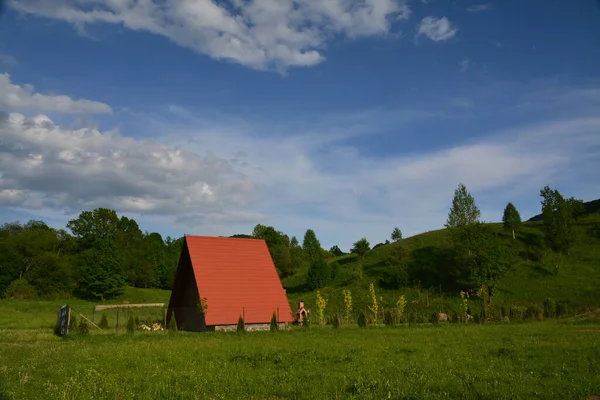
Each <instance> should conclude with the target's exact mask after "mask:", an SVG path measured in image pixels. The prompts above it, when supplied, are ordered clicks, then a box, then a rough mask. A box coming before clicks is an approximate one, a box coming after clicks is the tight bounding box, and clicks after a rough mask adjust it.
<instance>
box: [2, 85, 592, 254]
mask: <svg viewBox="0 0 600 400" xmlns="http://www.w3.org/2000/svg"><path fill="white" fill-rule="evenodd" d="M563 93H565V96H568V98H569V99H570V103H572V104H579V101H580V100H581V99H588V100H589V99H590V98H591V99H595V98H596V97H595V96H596V94H597V93H596V91H595V90H594V89H592V88H588V89H586V90H585V91H583V92H582V91H581V90H570V91H566V92H565V91H563ZM556 95H558V93H557V94H556ZM574 96H579V97H577V98H574ZM553 104H554V103H553ZM561 107H562V106H561ZM170 109H171V111H173V110H177V111H180V113H179V114H180V115H182V119H183V120H185V121H186V126H185V128H184V129H182V130H181V131H180V132H179V133H180V135H178V137H179V139H176V138H175V137H168V138H166V137H164V138H162V139H163V140H164V142H165V143H169V145H168V146H167V145H164V144H160V143H157V142H154V141H144V140H137V139H133V138H130V137H126V136H122V135H120V134H119V133H118V132H114V131H107V132H100V131H98V130H97V129H92V128H82V129H72V128H66V127H64V126H57V125H56V124H55V123H53V122H52V121H51V120H50V119H49V118H48V117H45V116H43V115H39V116H37V117H34V118H26V117H24V116H23V115H21V114H17V113H13V114H8V115H4V118H3V120H4V122H3V123H2V124H0V171H2V173H1V174H0V206H5V207H13V208H18V209H20V210H29V211H31V212H34V213H38V214H43V213H47V214H46V215H51V213H50V212H49V211H48V210H58V211H55V212H60V210H67V211H68V212H69V213H70V214H77V213H79V212H80V211H81V210H86V209H88V210H89V209H93V208H95V207H100V206H102V207H111V208H114V209H115V210H117V211H118V212H119V213H134V214H136V213H140V214H143V217H142V218H141V219H139V220H140V222H141V223H143V224H146V223H148V221H155V222H156V221H161V224H163V226H164V227H165V228H164V230H167V229H168V228H167V227H168V226H170V227H171V228H172V229H175V228H173V227H179V228H176V229H180V230H179V232H180V233H182V232H183V229H185V232H187V233H201V234H210V235H212V234H214V235H221V234H222V235H229V234H233V233H243V232H250V231H251V229H252V227H253V226H254V225H255V224H256V223H266V224H272V225H274V226H276V227H277V229H280V230H283V231H285V232H286V233H289V234H291V235H298V236H301V235H302V234H303V233H304V230H305V229H307V228H312V229H315V230H316V232H317V234H318V235H319V237H320V239H321V240H322V242H323V244H324V245H326V246H329V245H332V244H338V245H340V246H342V247H343V248H348V247H349V246H350V244H351V243H352V241H354V240H356V239H358V238H360V237H363V236H366V237H367V238H369V240H370V241H371V242H373V243H374V242H378V241H383V240H385V239H386V237H387V235H388V234H389V232H390V231H391V229H392V228H393V226H395V225H398V226H400V227H401V229H402V230H403V232H404V234H405V235H412V234H416V233H419V232H422V231H425V230H430V229H437V228H441V227H442V226H443V223H444V221H445V218H446V215H447V211H448V208H449V206H450V202H451V197H452V193H453V191H454V189H455V188H456V185H457V184H458V182H463V183H465V184H466V185H467V187H468V189H469V190H470V191H472V192H473V193H474V195H475V198H476V200H477V202H478V205H479V206H480V207H481V209H482V210H483V214H484V215H483V218H484V219H485V220H495V221H497V220H498V219H499V217H500V214H501V210H502V207H504V205H505V204H506V202H508V201H513V202H514V201H515V197H516V196H522V195H524V194H525V195H529V196H534V197H535V196H536V195H537V192H538V190H539V189H540V188H541V187H543V186H544V185H545V184H547V183H550V184H553V185H554V184H555V183H556V182H566V181H572V180H573V177H575V176H581V175H580V171H582V170H583V171H596V170H599V169H600V156H599V153H600V136H599V135H598V131H599V130H600V118H598V117H574V116H571V117H564V118H561V119H556V120H550V121H546V122H544V123H538V124H532V125H530V126H525V127H523V126H521V127H518V128H513V129H506V130H503V131H500V132H492V133H489V132H488V133H486V132H480V135H478V137H479V139H477V140H476V141H471V142H463V143H458V144H457V145H455V146H453V147H447V148H442V149H439V147H438V150H424V151H421V152H418V153H409V152H405V153H403V154H395V155H389V156H387V157H372V156H369V155H367V154H366V153H365V152H364V151H362V150H361V148H359V147H356V146H352V145H350V144H349V142H348V139H349V137H351V136H356V135H361V134H366V133H365V132H369V133H371V132H373V131H376V130H377V128H378V127H380V126H379V125H378V126H374V125H375V122H376V123H377V124H379V123H380V121H381V120H382V115H381V114H378V113H369V112H367V113H364V115H363V116H360V117H359V116H356V117H355V118H351V119H346V120H344V118H341V117H339V118H335V119H331V120H329V122H328V123H329V124H330V125H329V126H327V127H322V128H320V127H318V128H314V129H310V130H309V131H308V133H303V134H289V132H288V134H287V135H286V134H285V133H286V132H285V127H284V128H282V129H283V130H284V132H281V131H279V132H278V133H279V134H278V135H277V136H268V137H267V136H264V129H262V128H264V127H263V126H254V127H252V128H247V127H244V128H238V127H234V128H231V127H230V126H226V127H219V126H214V125H213V126H211V125H210V124H208V125H207V123H206V122H205V121H203V122H202V123H197V122H196V120H195V117H194V114H193V112H191V111H189V110H185V109H183V108H181V107H180V106H173V107H170ZM183 111H185V112H183ZM391 114H394V113H391ZM428 115H429V114H428V113H426V112H423V113H422V114H421V117H426V116H428ZM563 115H564V114H563ZM591 115H597V114H593V113H592V114H591ZM403 118H405V117H403ZM403 118H400V119H395V120H394V121H395V125H397V126H405V125H403V122H402V121H403ZM412 118H415V117H414V116H413V117H412ZM368 121H371V124H368V123H367V122H368ZM149 123H153V121H149ZM385 124H387V122H386V123H385ZM347 125H348V126H352V127H355V126H357V125H358V126H359V127H360V128H354V130H348V129H347ZM440 126H442V124H440ZM199 127H201V128H199ZM440 129H443V128H440ZM171 130H172V129H171ZM403 130H406V129H403ZM256 132H260V134H257V133H256ZM136 134H137V135H140V134H141V132H137V133H136ZM440 134H441V132H440ZM381 140H386V139H384V138H382V139H381ZM182 149H185V150H182ZM584 183H585V182H583V183H582V184H584ZM586 190H590V193H592V192H594V190H595V191H596V192H595V193H597V192H599V191H600V187H599V186H598V183H595V184H592V185H590V187H588V188H587V189H586ZM595 196H597V194H595ZM536 202H537V200H536ZM517 203H518V202H517ZM524 217H527V216H526V215H524ZM136 218H137V217H136ZM54 219H56V217H55V218H54ZM182 227H185V228H182ZM162 232H163V233H164V231H162Z"/></svg>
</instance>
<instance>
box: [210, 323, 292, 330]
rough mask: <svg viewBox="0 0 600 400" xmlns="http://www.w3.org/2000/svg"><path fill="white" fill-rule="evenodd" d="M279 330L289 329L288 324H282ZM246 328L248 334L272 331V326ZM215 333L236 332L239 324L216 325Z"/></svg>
mask: <svg viewBox="0 0 600 400" xmlns="http://www.w3.org/2000/svg"><path fill="white" fill-rule="evenodd" d="M278 325H279V329H287V328H288V327H287V324H286V323H285V322H280V323H279V324H278ZM244 328H245V329H246V331H247V332H252V331H268V330H269V329H271V324H246V325H245V326H244ZM214 329H215V331H221V332H235V331H236V330H237V324H236V325H215V326H214Z"/></svg>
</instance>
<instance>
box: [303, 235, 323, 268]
mask: <svg viewBox="0 0 600 400" xmlns="http://www.w3.org/2000/svg"><path fill="white" fill-rule="evenodd" d="M302 248H303V249H304V253H305V254H306V258H307V260H308V262H309V263H310V265H314V264H315V263H317V262H318V261H321V260H322V259H323V256H322V253H321V252H322V248H321V243H320V242H319V240H318V239H317V235H316V234H315V231H313V230H312V229H307V230H306V232H305V233H304V241H303V242H302Z"/></svg>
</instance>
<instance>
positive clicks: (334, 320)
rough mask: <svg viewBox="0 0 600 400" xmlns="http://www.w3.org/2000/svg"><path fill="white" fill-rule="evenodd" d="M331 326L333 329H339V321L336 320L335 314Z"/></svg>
mask: <svg viewBox="0 0 600 400" xmlns="http://www.w3.org/2000/svg"><path fill="white" fill-rule="evenodd" d="M331 325H332V326H333V328H334V329H337V328H339V327H340V319H339V318H338V316H337V314H334V315H333V318H332V319H331Z"/></svg>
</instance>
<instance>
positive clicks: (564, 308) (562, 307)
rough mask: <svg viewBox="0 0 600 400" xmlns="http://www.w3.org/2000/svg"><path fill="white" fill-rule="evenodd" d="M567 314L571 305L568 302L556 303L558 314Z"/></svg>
mask: <svg viewBox="0 0 600 400" xmlns="http://www.w3.org/2000/svg"><path fill="white" fill-rule="evenodd" d="M567 315H569V307H568V305H567V303H558V304H557V305H556V316H557V317H565V316H567Z"/></svg>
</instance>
